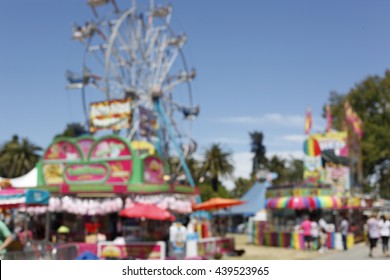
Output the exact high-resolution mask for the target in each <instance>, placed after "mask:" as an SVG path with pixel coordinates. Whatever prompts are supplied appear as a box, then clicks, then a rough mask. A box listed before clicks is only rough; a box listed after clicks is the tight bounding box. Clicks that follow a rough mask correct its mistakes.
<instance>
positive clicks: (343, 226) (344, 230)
mask: <svg viewBox="0 0 390 280" xmlns="http://www.w3.org/2000/svg"><path fill="white" fill-rule="evenodd" d="M340 232H341V238H342V241H343V248H344V251H346V250H347V249H348V246H347V236H348V232H349V222H348V219H347V216H346V215H344V216H343V219H342V221H341V223H340Z"/></svg>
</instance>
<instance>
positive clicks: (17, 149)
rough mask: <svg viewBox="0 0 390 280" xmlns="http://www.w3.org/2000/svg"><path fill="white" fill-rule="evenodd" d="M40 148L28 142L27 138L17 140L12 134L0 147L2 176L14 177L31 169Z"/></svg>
mask: <svg viewBox="0 0 390 280" xmlns="http://www.w3.org/2000/svg"><path fill="white" fill-rule="evenodd" d="M39 151H42V148H41V147H39V146H36V145H34V144H32V143H31V142H29V140H28V139H27V138H23V139H22V141H21V142H20V141H19V137H18V136H17V135H14V136H13V137H12V140H11V141H8V142H6V143H5V144H4V145H3V147H2V148H1V149H0V173H1V176H2V177H6V178H15V177H19V176H22V175H24V174H26V173H27V172H29V171H30V170H31V169H33V168H34V167H35V165H36V163H37V162H38V161H39V159H40V155H39Z"/></svg>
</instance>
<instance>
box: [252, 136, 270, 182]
mask: <svg viewBox="0 0 390 280" xmlns="http://www.w3.org/2000/svg"><path fill="white" fill-rule="evenodd" d="M249 136H250V138H251V152H252V153H253V163H252V177H254V176H255V175H256V172H257V171H258V170H259V169H260V167H261V166H264V167H265V166H266V165H267V158H266V156H265V152H266V149H265V146H264V145H263V140H264V135H263V133H262V132H259V131H254V132H250V133H249Z"/></svg>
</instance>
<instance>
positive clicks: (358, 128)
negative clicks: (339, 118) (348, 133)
mask: <svg viewBox="0 0 390 280" xmlns="http://www.w3.org/2000/svg"><path fill="white" fill-rule="evenodd" d="M344 111H345V121H346V122H347V124H349V125H350V126H351V128H352V131H353V132H354V133H355V134H356V135H357V136H359V138H362V137H363V122H362V120H361V119H360V118H359V116H358V114H357V113H356V112H355V111H354V110H353V109H352V107H351V104H349V101H348V100H347V101H345V103H344Z"/></svg>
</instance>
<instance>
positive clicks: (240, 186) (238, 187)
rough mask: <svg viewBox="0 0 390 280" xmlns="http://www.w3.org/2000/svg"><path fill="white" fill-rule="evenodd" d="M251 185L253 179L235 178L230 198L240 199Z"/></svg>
mask: <svg viewBox="0 0 390 280" xmlns="http://www.w3.org/2000/svg"><path fill="white" fill-rule="evenodd" d="M253 183H254V180H253V179H245V178H242V177H239V178H237V179H236V180H235V181H234V189H233V190H232V191H231V192H230V195H231V197H233V198H240V197H242V196H243V195H244V194H245V193H246V192H247V191H248V190H249V189H250V188H251V187H252V185H253Z"/></svg>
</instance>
